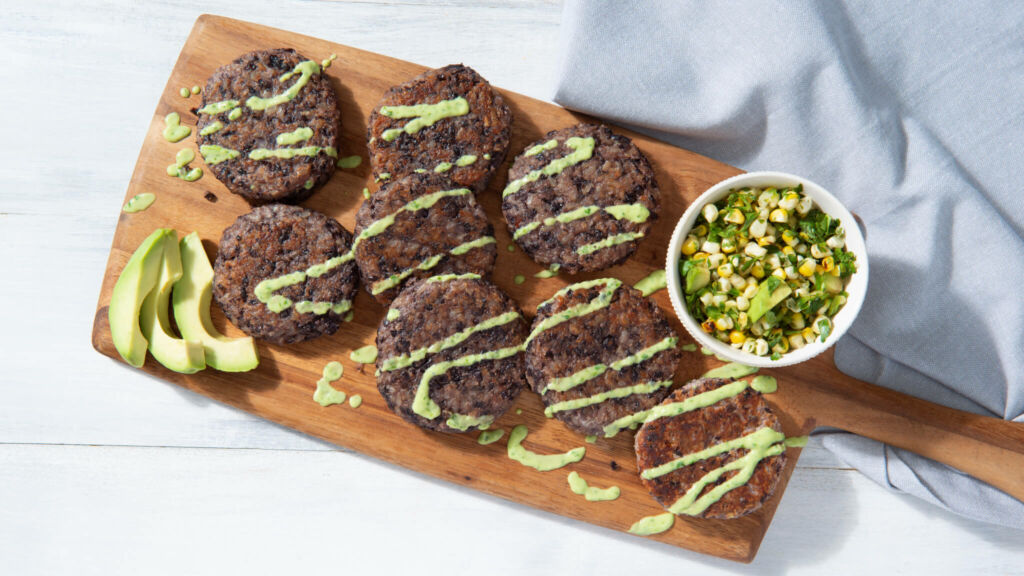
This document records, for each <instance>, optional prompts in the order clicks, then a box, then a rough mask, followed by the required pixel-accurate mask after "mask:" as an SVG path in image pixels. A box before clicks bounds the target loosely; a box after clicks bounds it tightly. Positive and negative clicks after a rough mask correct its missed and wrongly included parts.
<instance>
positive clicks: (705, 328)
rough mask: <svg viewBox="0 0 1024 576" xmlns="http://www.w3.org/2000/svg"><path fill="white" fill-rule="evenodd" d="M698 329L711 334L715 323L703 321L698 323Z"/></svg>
mask: <svg viewBox="0 0 1024 576" xmlns="http://www.w3.org/2000/svg"><path fill="white" fill-rule="evenodd" d="M700 328H701V330H703V331H705V332H707V333H708V334H711V333H712V332H714V331H715V321H714V320H710V319H708V320H705V321H703V322H701V323H700Z"/></svg>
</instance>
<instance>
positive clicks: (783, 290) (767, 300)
mask: <svg viewBox="0 0 1024 576" xmlns="http://www.w3.org/2000/svg"><path fill="white" fill-rule="evenodd" d="M773 280H774V282H773ZM773 287H774V289H773ZM792 293H793V289H792V288H790V287H789V284H786V283H785V282H782V281H781V280H779V279H778V278H776V277H774V276H769V277H768V278H765V279H764V281H763V282H761V285H760V286H758V287H757V294H755V295H754V297H753V298H751V299H750V309H748V310H747V318H749V319H750V321H751V322H757V321H758V320H760V319H761V316H764V313H765V312H767V311H769V310H771V309H772V308H774V307H775V306H776V305H777V304H778V303H779V302H782V301H783V300H785V299H786V297H787V296H789V295H790V294H792Z"/></svg>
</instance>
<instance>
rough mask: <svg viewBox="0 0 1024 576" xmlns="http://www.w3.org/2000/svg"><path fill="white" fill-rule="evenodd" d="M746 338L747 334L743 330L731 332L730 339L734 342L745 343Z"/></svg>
mask: <svg viewBox="0 0 1024 576" xmlns="http://www.w3.org/2000/svg"><path fill="white" fill-rule="evenodd" d="M746 340H747V336H746V335H745V334H743V332H740V331H739V330H733V331H732V332H729V341H730V342H732V343H733V344H743V343H744V342H746Z"/></svg>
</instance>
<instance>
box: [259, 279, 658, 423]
mask: <svg viewBox="0 0 1024 576" xmlns="http://www.w3.org/2000/svg"><path fill="white" fill-rule="evenodd" d="M448 276H452V277H458V276H454V275H448ZM473 276H477V275H473ZM477 277H479V276H477ZM443 278H444V277H434V278H430V279H428V280H427V282H432V281H441V280H442V279H443ZM621 285H622V282H621V281H620V280H617V279H615V278H601V279H597V280H590V281H587V282H580V283H578V284H573V285H571V286H567V287H565V288H563V289H561V290H559V291H558V292H556V293H555V295H554V296H553V297H552V298H551V299H549V300H547V301H545V302H543V303H541V305H540V306H539V307H538V309H539V308H541V307H543V306H545V305H546V304H549V303H550V302H552V301H553V300H555V299H556V298H559V297H561V296H564V295H565V294H567V293H568V292H570V291H572V290H584V289H588V288H592V287H595V286H603V287H604V290H602V291H601V292H600V293H599V294H598V295H597V296H596V297H595V298H594V299H592V300H591V301H589V302H586V303H583V304H578V305H576V306H573V307H571V308H569V309H567V310H564V311H562V312H561V313H559V314H557V315H554V316H550V317H548V318H545V319H544V320H542V321H540V322H537V323H536V324H535V326H534V328H533V330H532V331H531V332H530V334H529V335H528V336H527V337H526V340H525V341H524V342H523V343H522V344H520V345H518V346H509V347H506V348H499V349H496V350H489V351H486V352H481V353H477V354H469V355H467V356H462V357H460V358H456V359H453V360H448V361H445V362H439V363H437V364H433V365H431V366H429V367H428V368H427V369H426V370H425V371H424V372H423V376H422V377H421V378H420V383H419V386H418V387H417V388H416V395H415V397H414V398H413V403H412V409H413V412H414V413H416V414H418V415H419V416H422V417H424V418H427V419H430V420H433V419H434V418H437V417H438V416H440V415H441V407H440V406H438V405H437V403H436V402H434V401H433V400H432V399H431V398H430V381H431V380H432V379H433V378H435V377H437V376H440V375H442V374H445V373H447V372H448V371H449V370H451V369H452V368H459V367H466V366H472V365H474V364H477V363H479V362H484V361H488V360H502V359H504V358H509V357H511V356H514V355H516V354H518V353H519V352H522V351H523V350H525V349H526V347H527V346H529V344H530V342H532V341H533V339H534V338H536V337H537V336H538V335H540V334H541V333H542V332H544V331H546V330H549V329H551V328H553V327H555V326H557V325H559V324H561V323H563V322H566V321H568V320H571V319H573V318H577V317H580V316H584V315H586V314H590V313H592V312H595V311H597V310H600V309H601V308H604V307H607V306H608V305H609V304H610V303H611V299H612V297H613V296H614V294H615V291H616V290H618V289H619V287H620V286H621ZM257 288H258V287H257ZM518 318H520V314H519V312H517V311H509V312H505V313H503V314H499V315H498V316H494V317H491V318H488V319H486V320H484V321H483V322H480V323H479V324H475V325H473V326H470V327H468V328H465V329H463V330H461V331H459V332H456V333H455V334H452V335H451V336H449V337H447V338H445V339H444V340H441V341H439V342H434V343H433V344H430V345H429V346H426V347H423V348H419V349H417V350H414V351H412V352H410V353H408V354H402V355H399V356H394V357H392V358H388V359H386V360H384V361H383V362H381V364H380V368H379V372H389V371H392V370H400V369H402V368H406V367H408V366H410V365H412V364H414V363H416V362H419V361H421V360H423V359H425V358H426V357H427V356H428V355H430V354H436V353H438V352H440V351H442V350H446V349H448V348H451V347H453V346H457V345H459V344H460V343H462V342H465V341H466V339H468V338H469V337H470V336H472V335H473V334H475V333H477V332H481V331H484V330H490V329H492V328H495V327H498V326H504V325H505V324H509V323H510V322H514V321H516V320H517V319H518ZM669 384H671V382H669ZM655 386H658V387H660V386H662V383H653V382H649V383H647V384H642V385H640V387H651V388H652V390H653V389H656V388H654V387H655ZM639 389H640V388H638V390H639ZM623 390H625V389H623ZM620 393H621V392H620ZM632 393H640V392H632ZM600 401H602V400H594V401H593V402H592V403H596V402H600ZM565 409H570V408H565Z"/></svg>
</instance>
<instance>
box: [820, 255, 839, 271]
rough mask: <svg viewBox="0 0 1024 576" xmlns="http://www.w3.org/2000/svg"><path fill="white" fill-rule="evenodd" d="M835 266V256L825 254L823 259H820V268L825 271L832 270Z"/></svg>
mask: <svg viewBox="0 0 1024 576" xmlns="http://www.w3.org/2000/svg"><path fill="white" fill-rule="evenodd" d="M835 267H836V260H835V258H833V257H831V256H826V257H825V259H824V260H822V261H821V268H822V269H823V270H824V271H825V272H831V271H832V270H834V269H835Z"/></svg>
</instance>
